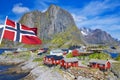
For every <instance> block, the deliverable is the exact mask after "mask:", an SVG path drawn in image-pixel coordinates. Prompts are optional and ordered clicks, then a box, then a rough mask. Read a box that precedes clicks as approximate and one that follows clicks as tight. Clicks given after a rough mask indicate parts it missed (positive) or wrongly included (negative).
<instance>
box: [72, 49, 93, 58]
mask: <svg viewBox="0 0 120 80" xmlns="http://www.w3.org/2000/svg"><path fill="white" fill-rule="evenodd" d="M91 53H92V52H90V51H89V52H87V51H84V50H80V49H74V50H72V56H74V57H76V56H80V55H89V54H91Z"/></svg>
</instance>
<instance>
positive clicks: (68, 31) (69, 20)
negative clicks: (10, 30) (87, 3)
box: [19, 5, 83, 47]
mask: <svg viewBox="0 0 120 80" xmlns="http://www.w3.org/2000/svg"><path fill="white" fill-rule="evenodd" d="M19 22H20V23H21V24H24V25H27V26H30V27H37V28H38V37H40V38H41V39H42V40H43V44H46V43H47V45H49V46H50V45H52V46H55V47H61V46H62V47H63V46H69V45H74V44H79V43H83V42H82V38H81V33H80V31H79V29H78V28H77V27H76V25H75V22H74V20H73V17H72V16H71V14H70V13H69V12H67V11H65V10H63V9H62V8H60V7H58V6H56V5H51V6H50V7H49V8H48V10H46V11H45V12H40V11H37V10H36V11H32V12H28V13H26V14H24V15H23V16H22V18H21V19H20V21H19ZM48 43H49V44H48Z"/></svg>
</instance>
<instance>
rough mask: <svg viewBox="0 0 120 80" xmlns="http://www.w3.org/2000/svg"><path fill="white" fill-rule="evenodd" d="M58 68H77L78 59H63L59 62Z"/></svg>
mask: <svg viewBox="0 0 120 80" xmlns="http://www.w3.org/2000/svg"><path fill="white" fill-rule="evenodd" d="M60 66H61V67H63V68H65V69H67V68H70V67H78V59H77V58H64V59H63V60H61V62H60Z"/></svg>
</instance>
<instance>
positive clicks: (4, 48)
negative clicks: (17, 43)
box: [0, 48, 16, 54]
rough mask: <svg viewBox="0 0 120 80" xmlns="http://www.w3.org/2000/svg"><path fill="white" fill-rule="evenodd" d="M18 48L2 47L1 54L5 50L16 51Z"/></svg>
mask: <svg viewBox="0 0 120 80" xmlns="http://www.w3.org/2000/svg"><path fill="white" fill-rule="evenodd" d="M15 50H16V49H14V48H13V49H12V48H0V54H2V53H4V52H5V51H15Z"/></svg>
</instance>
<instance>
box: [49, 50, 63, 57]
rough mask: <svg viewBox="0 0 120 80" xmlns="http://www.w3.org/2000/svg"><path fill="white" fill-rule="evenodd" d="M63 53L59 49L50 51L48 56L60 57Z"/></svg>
mask: <svg viewBox="0 0 120 80" xmlns="http://www.w3.org/2000/svg"><path fill="white" fill-rule="evenodd" d="M63 53H64V51H62V50H61V49H56V50H51V51H50V55H57V56H61V55H63Z"/></svg>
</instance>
